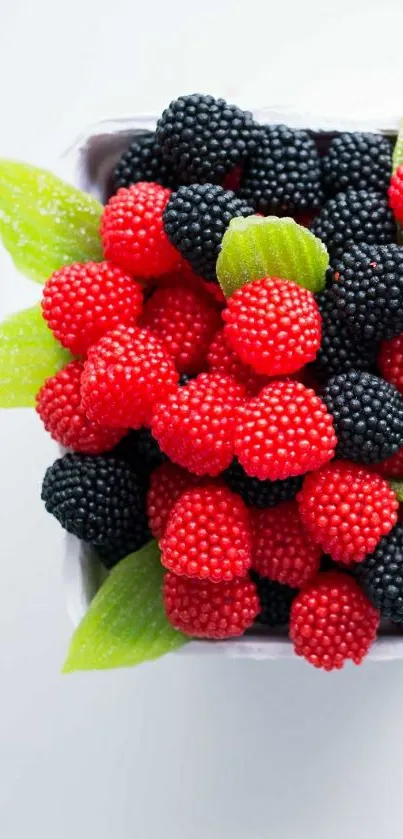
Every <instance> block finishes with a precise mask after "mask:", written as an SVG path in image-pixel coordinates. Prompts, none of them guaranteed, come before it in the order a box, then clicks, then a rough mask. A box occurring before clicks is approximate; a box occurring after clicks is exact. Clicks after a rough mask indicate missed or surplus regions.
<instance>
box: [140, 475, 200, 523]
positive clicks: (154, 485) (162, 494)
mask: <svg viewBox="0 0 403 839" xmlns="http://www.w3.org/2000/svg"><path fill="white" fill-rule="evenodd" d="M198 480H199V478H197V476H196V475H192V474H191V473H190V472H187V471H186V469H182V468H181V467H180V466H176V464H175V463H169V462H166V463H161V465H160V466H158V467H157V469H154V471H153V472H152V473H151V477H150V486H149V489H148V493H147V517H148V526H149V528H150V530H151V533H152V534H153V536H154V538H155V539H161V536H163V534H164V531H165V527H166V524H167V521H168V518H169V515H170V513H171V510H172V508H173V506H174V504H175V501H177V500H178V498H180V496H181V495H182V494H183V493H184V492H185V490H187V489H190V487H193V486H196V484H197V482H198Z"/></svg>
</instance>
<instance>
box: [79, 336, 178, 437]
mask: <svg viewBox="0 0 403 839" xmlns="http://www.w3.org/2000/svg"><path fill="white" fill-rule="evenodd" d="M177 382H178V373H177V371H176V369H175V364H174V361H173V359H172V357H171V356H170V355H169V354H168V353H167V351H166V350H165V348H164V347H163V346H162V344H161V342H160V341H159V340H158V338H156V337H155V335H152V334H151V332H149V330H148V329H139V328H137V327H134V328H129V329H124V328H123V327H120V328H119V329H115V330H113V331H112V332H109V333H108V334H107V335H104V337H103V338H101V340H100V341H98V343H97V344H94V346H93V347H91V349H90V350H89V352H88V358H87V361H86V362H85V365H84V371H83V375H82V377H81V395H82V400H83V407H84V409H85V411H86V413H87V416H88V417H89V418H90V419H91V420H93V421H94V422H98V423H99V424H100V425H105V426H111V427H113V428H115V427H118V428H120V427H124V426H126V427H127V428H140V427H141V426H142V425H147V424H149V422H150V420H151V412H152V409H153V406H154V403H155V402H156V401H157V400H159V399H163V398H164V397H166V396H167V395H168V394H169V393H172V391H174V390H175V388H176V385H177Z"/></svg>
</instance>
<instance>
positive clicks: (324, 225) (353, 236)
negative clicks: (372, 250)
mask: <svg viewBox="0 0 403 839" xmlns="http://www.w3.org/2000/svg"><path fill="white" fill-rule="evenodd" d="M311 231H312V233H314V234H315V236H318V238H319V239H321V240H322V242H323V243H324V244H325V245H326V248H327V250H328V251H329V254H330V256H331V257H332V259H334V258H335V257H336V258H337V257H339V256H341V255H342V254H343V253H344V251H346V250H348V249H349V248H350V246H351V245H354V244H358V243H360V242H366V243H367V244H371V245H376V244H378V245H388V244H390V243H391V242H395V241H396V224H395V221H394V218H393V213H392V211H391V210H390V208H389V206H388V201H387V198H386V196H383V195H380V194H379V193H378V192H375V191H370V190H365V189H360V190H357V191H356V190H353V189H349V190H347V192H339V193H338V195H336V196H335V197H334V198H329V200H328V201H327V202H326V204H324V206H323V207H322V209H321V211H320V213H319V215H318V216H317V217H316V218H315V219H314V221H313V222H312V225H311Z"/></svg>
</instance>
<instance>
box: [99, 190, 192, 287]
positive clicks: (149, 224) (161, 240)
mask: <svg viewBox="0 0 403 839" xmlns="http://www.w3.org/2000/svg"><path fill="white" fill-rule="evenodd" d="M170 194H171V191H170V190H169V189H164V187H163V186H160V185H159V184H149V183H145V182H140V183H138V184H134V185H133V186H130V187H129V188H128V189H123V188H122V189H119V190H118V192H117V193H116V195H113V196H112V198H110V199H109V201H108V203H107V205H106V207H105V208H104V211H103V214H102V220H101V240H102V246H103V249H104V254H105V259H110V260H111V262H115V263H116V265H119V267H120V268H122V269H123V271H127V272H128V273H129V274H133V275H134V276H135V277H152V276H154V275H155V276H158V275H159V274H164V273H165V272H166V271H171V270H172V269H173V268H174V267H175V265H176V264H177V263H178V257H179V255H178V252H177V251H176V250H175V248H173V247H172V245H171V243H170V242H169V241H168V239H167V236H166V233H165V231H164V228H163V224H162V214H163V211H164V209H165V207H166V204H167V201H168V199H169V196H170Z"/></svg>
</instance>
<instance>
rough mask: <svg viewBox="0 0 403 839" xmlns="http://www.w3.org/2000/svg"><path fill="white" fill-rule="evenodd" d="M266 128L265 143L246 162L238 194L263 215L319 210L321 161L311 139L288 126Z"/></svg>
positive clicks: (320, 200) (305, 133)
mask: <svg viewBox="0 0 403 839" xmlns="http://www.w3.org/2000/svg"><path fill="white" fill-rule="evenodd" d="M263 129H264V139H263V142H262V143H261V144H260V145H259V147H258V149H257V151H256V152H255V153H254V154H253V155H252V156H251V157H249V159H248V160H247V161H246V163H245V166H244V169H243V173H242V178H241V186H240V190H239V195H240V196H241V197H242V198H244V200H245V201H247V202H248V204H252V206H253V207H254V208H255V210H256V211H257V212H260V213H263V214H264V215H267V214H268V213H274V214H275V215H287V214H289V213H291V212H304V211H306V210H314V209H317V208H318V207H320V205H321V203H322V197H323V196H322V185H321V169H320V159H319V155H318V152H317V150H316V146H315V143H314V142H313V140H312V138H311V137H310V136H309V134H308V133H307V132H306V131H299V130H298V131H297V130H295V129H292V128H288V127H287V126H286V125H265V126H263Z"/></svg>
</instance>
